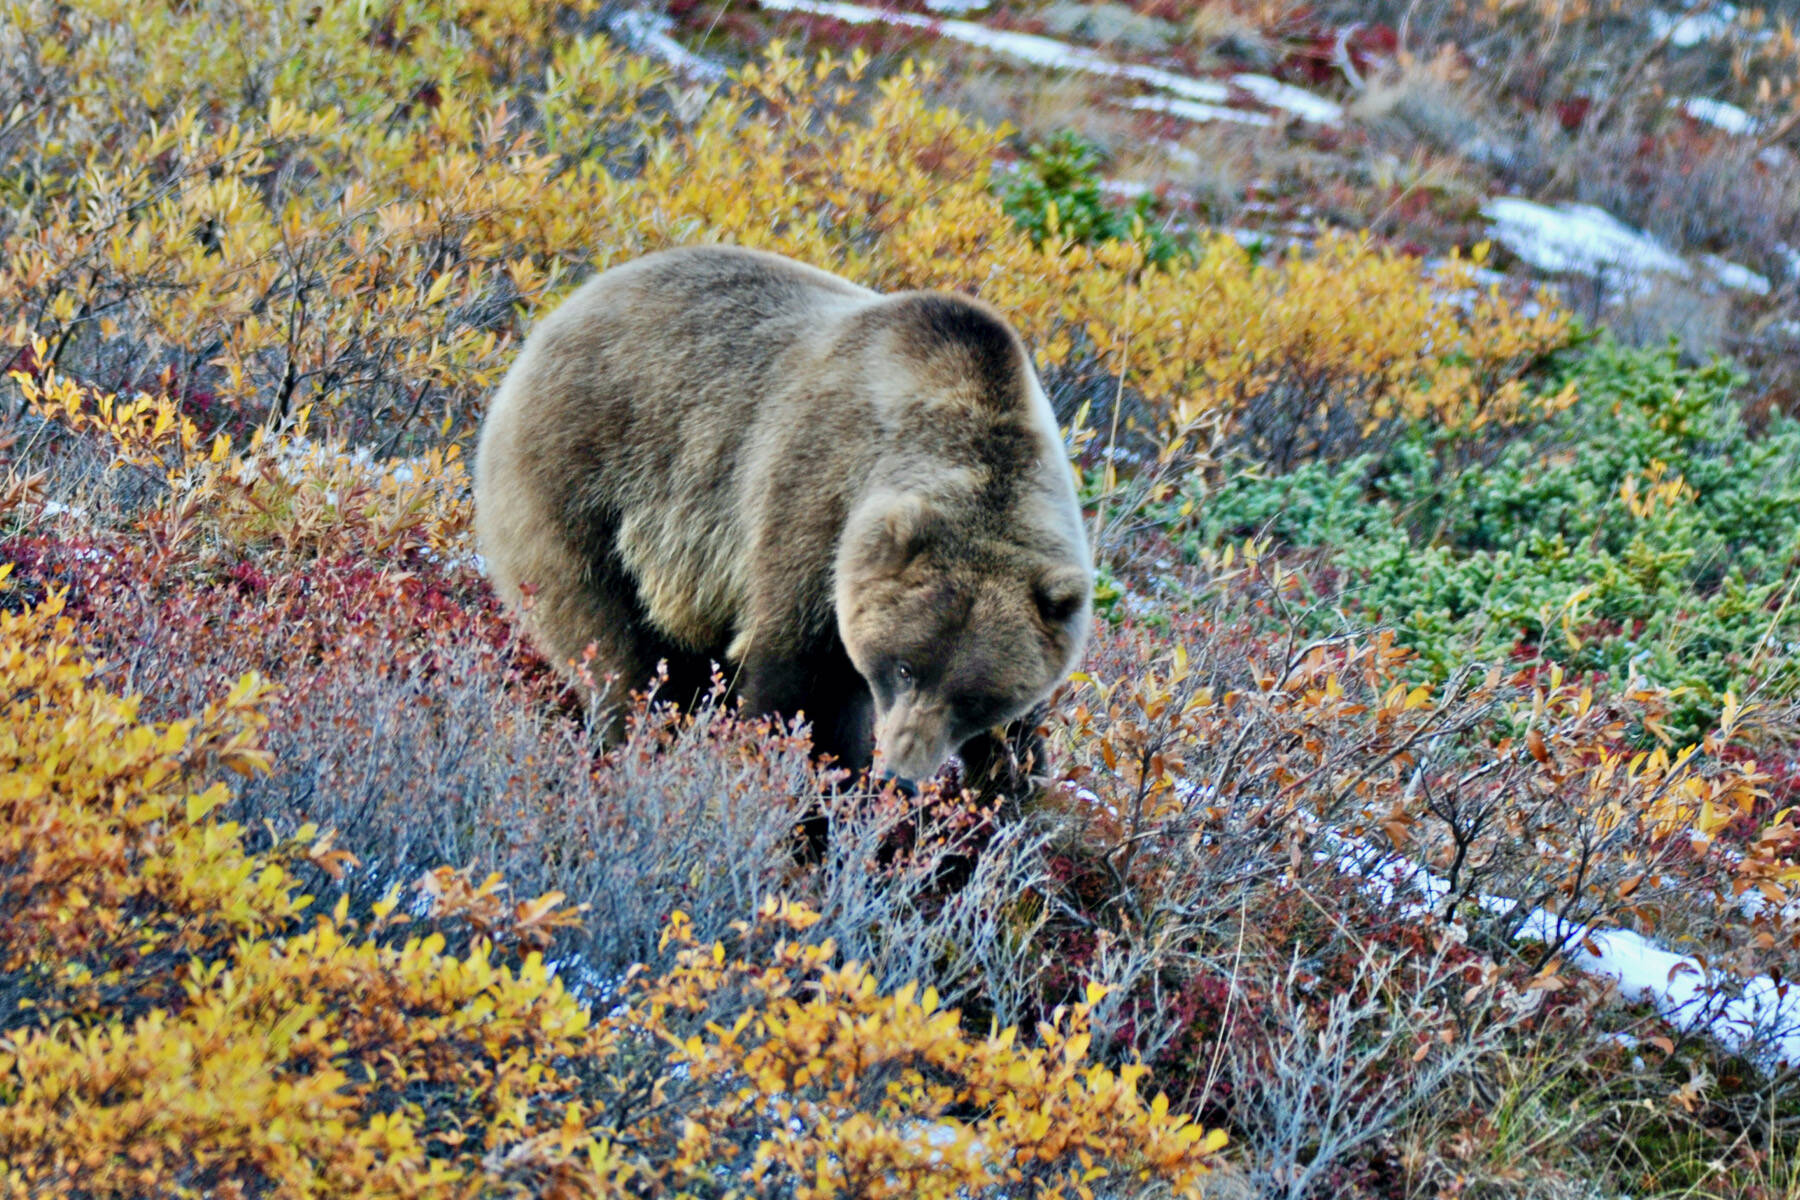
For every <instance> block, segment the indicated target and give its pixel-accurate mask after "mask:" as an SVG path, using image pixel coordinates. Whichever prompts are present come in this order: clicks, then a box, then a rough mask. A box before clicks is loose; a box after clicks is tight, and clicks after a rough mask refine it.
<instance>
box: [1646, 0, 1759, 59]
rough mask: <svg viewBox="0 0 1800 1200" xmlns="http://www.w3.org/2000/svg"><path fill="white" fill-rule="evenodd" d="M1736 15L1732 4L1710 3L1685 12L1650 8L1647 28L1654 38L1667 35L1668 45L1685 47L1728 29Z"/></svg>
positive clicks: (1735, 9)
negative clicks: (1690, 11)
mask: <svg viewBox="0 0 1800 1200" xmlns="http://www.w3.org/2000/svg"><path fill="white" fill-rule="evenodd" d="M1737 15H1738V10H1737V5H1735V4H1714V5H1711V6H1710V7H1708V8H1706V9H1704V10H1702V11H1700V12H1695V13H1691V14H1689V15H1687V16H1683V15H1681V14H1679V13H1671V12H1666V11H1664V10H1663V9H1652V10H1651V12H1650V32H1651V34H1652V35H1653V36H1655V37H1657V38H1664V37H1666V38H1668V39H1669V42H1670V43H1671V44H1672V45H1675V46H1679V47H1681V48H1682V49H1684V50H1685V49H1687V48H1688V47H1689V46H1698V45H1699V44H1700V43H1701V42H1710V41H1712V40H1713V39H1714V38H1722V37H1724V36H1725V35H1726V34H1728V33H1730V32H1731V27H1732V25H1733V24H1735V23H1736V22H1737Z"/></svg>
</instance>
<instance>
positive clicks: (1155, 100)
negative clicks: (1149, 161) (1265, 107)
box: [1125, 96, 1275, 125]
mask: <svg viewBox="0 0 1800 1200" xmlns="http://www.w3.org/2000/svg"><path fill="white" fill-rule="evenodd" d="M1125 107H1126V108H1135V109H1139V110H1141V111H1143V112H1159V113H1168V114H1169V115H1170V116H1172V117H1181V118H1183V119H1184V120H1188V121H1233V122H1236V123H1237V124H1239V125H1273V124H1274V123H1275V118H1274V117H1271V116H1270V115H1269V114H1268V113H1259V112H1248V111H1246V110H1244V109H1241V108H1227V107H1225V106H1224V105H1223V104H1208V103H1207V102H1206V101H1204V100H1179V99H1176V98H1175V97H1173V96H1137V97H1134V98H1133V99H1130V100H1127V101H1125Z"/></svg>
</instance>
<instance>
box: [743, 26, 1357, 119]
mask: <svg viewBox="0 0 1800 1200" xmlns="http://www.w3.org/2000/svg"><path fill="white" fill-rule="evenodd" d="M760 3H761V5H762V7H763V8H765V9H768V10H769V11H772V12H793V13H805V14H807V15H809V16H815V17H830V18H831V19H833V20H837V21H844V22H846V23H848V24H851V25H894V26H898V27H900V28H903V29H918V30H922V31H924V32H927V33H932V34H935V35H937V36H938V37H942V38H948V39H950V40H951V41H955V42H961V43H963V44H964V45H967V46H974V47H976V48H978V49H981V50H987V51H990V52H992V53H994V54H998V55H1001V56H1003V57H1006V58H1011V59H1014V60H1016V61H1018V62H1023V63H1028V64H1030V65H1031V66H1034V67H1045V68H1048V69H1050V70H1056V71H1075V72H1079V73H1081V74H1085V75H1098V76H1101V77H1104V78H1108V79H1124V80H1129V81H1131V82H1134V83H1142V84H1145V85H1146V86H1149V87H1153V88H1156V89H1157V90H1159V91H1164V92H1170V93H1172V94H1174V95H1175V96H1178V97H1180V98H1181V99H1184V100H1192V101H1197V102H1198V103H1199V104H1201V105H1205V106H1213V105H1217V106H1221V107H1223V106H1225V105H1226V104H1227V102H1228V101H1229V100H1230V98H1231V87H1236V88H1238V89H1240V90H1241V91H1244V92H1247V93H1249V94H1250V95H1251V96H1253V97H1255V98H1256V99H1257V100H1258V101H1259V102H1261V103H1262V104H1265V105H1267V106H1268V107H1270V108H1275V109H1279V110H1281V111H1283V112H1287V113H1291V114H1292V115H1294V116H1297V117H1300V118H1302V119H1303V120H1307V121H1314V122H1318V123H1320V124H1326V125H1336V124H1338V123H1339V122H1341V121H1342V120H1343V108H1342V107H1341V106H1340V105H1338V104H1335V103H1333V102H1332V101H1330V100H1326V99H1324V98H1323V97H1320V96H1315V95H1313V94H1312V93H1311V92H1307V91H1303V90H1302V89H1300V88H1297V87H1292V86H1290V85H1288V84H1285V83H1282V82H1280V81H1279V80H1275V79H1271V78H1269V77H1268V76H1267V75H1256V74H1251V73H1248V72H1245V73H1240V74H1237V75H1233V76H1231V80H1230V85H1231V86H1227V85H1226V84H1225V83H1222V82H1220V81H1218V80H1216V79H1195V78H1194V77H1192V76H1190V75H1179V74H1176V73H1175V72H1173V71H1165V70H1163V69H1161V68H1160V67H1150V66H1144V65H1142V64H1140V63H1126V62H1119V61H1117V60H1116V59H1112V58H1108V57H1107V56H1105V55H1104V54H1100V53H1099V52H1097V51H1094V50H1090V49H1088V48H1087V47H1085V46H1075V45H1071V44H1070V43H1068V42H1063V41H1058V40H1057V39H1055V38H1049V37H1042V36H1039V35H1038V34H1034V33H1014V32H1011V31H1009V30H1004V29H989V28H988V27H987V26H985V25H980V24H977V23H976V22H974V21H956V20H942V19H939V18H937V17H927V16H921V15H919V14H918V13H906V12H890V11H888V10H886V9H880V8H870V7H868V6H866V5H862V4H842V3H835V2H832V0H760ZM1176 115H1178V116H1179V115H1185V114H1182V113H1177V114H1176ZM1195 119H1198V120H1216V119H1221V118H1220V117H1218V116H1217V115H1216V114H1209V115H1207V116H1205V117H1197V118H1195Z"/></svg>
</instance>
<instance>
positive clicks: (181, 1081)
mask: <svg viewBox="0 0 1800 1200" xmlns="http://www.w3.org/2000/svg"><path fill="white" fill-rule="evenodd" d="M0 647H3V649H0V691H3V692H4V695H5V696H6V701H5V708H6V711H5V720H4V723H3V724H0V824H3V825H4V828H5V833H4V835H0V979H4V983H5V989H4V992H0V1018H3V1020H4V1025H5V1027H6V1029H7V1031H8V1033H7V1038H6V1041H5V1043H4V1045H3V1046H0V1180H3V1181H4V1185H5V1186H6V1188H7V1189H8V1190H9V1191H12V1192H15V1193H21V1194H42V1193H44V1192H47V1191H66V1190H73V1191H78V1192H79V1193H81V1194H83V1195H90V1196H150V1195H196V1194H206V1195H278V1196H299V1195H343V1196H369V1195H392V1196H415V1195H420V1196H422V1195H441V1194H446V1193H447V1192H449V1191H453V1190H456V1189H459V1188H460V1189H463V1190H468V1191H475V1192H479V1193H481V1194H487V1195H528V1194H529V1195H542V1194H547V1193H552V1194H564V1195H601V1196H637V1195H658V1194H666V1193H667V1191H668V1190H670V1189H673V1190H675V1191H678V1192H679V1193H680V1194H683V1195H691V1196H710V1195H717V1196H726V1195H739V1194H742V1190H741V1189H743V1188H745V1187H750V1188H753V1189H755V1190H757V1191H758V1192H760V1193H762V1194H789V1193H792V1194H800V1195H812V1196H821V1197H823V1196H836V1195H849V1196H889V1195H891V1196H944V1197H949V1196H956V1195H986V1194H1014V1193H1015V1191H1016V1189H1019V1188H1025V1189H1027V1190H1029V1191H1030V1192H1031V1193H1032V1194H1034V1195H1044V1196H1073V1195H1077V1194H1079V1195H1083V1196H1087V1195H1097V1194H1130V1195H1141V1194H1144V1191H1143V1189H1144V1188H1146V1187H1149V1186H1153V1185H1154V1186H1162V1187H1165V1188H1167V1189H1169V1190H1170V1191H1171V1192H1172V1193H1177V1194H1191V1193H1192V1191H1193V1190H1194V1188H1195V1187H1196V1186H1197V1185H1198V1182H1199V1180H1200V1179H1201V1178H1202V1177H1203V1176H1204V1175H1205V1174H1206V1171H1207V1165H1208V1161H1209V1157H1210V1156H1211V1154H1212V1153H1213V1152H1214V1151H1215V1150H1217V1149H1218V1147H1219V1145H1220V1144H1221V1142H1222V1140H1223V1138H1222V1135H1218V1134H1209V1133H1207V1132H1205V1131H1204V1130H1202V1129H1201V1128H1200V1127H1199V1126H1198V1125H1196V1124H1194V1123H1193V1122H1192V1121H1191V1120H1190V1119H1189V1118H1187V1117H1184V1116H1180V1115H1176V1114H1172V1113H1170V1111H1169V1107H1168V1103H1167V1101H1166V1100H1165V1099H1163V1098H1161V1097H1157V1098H1156V1099H1155V1100H1154V1101H1146V1100H1145V1099H1144V1098H1143V1097H1142V1096H1141V1094H1140V1089H1139V1085H1140V1081H1141V1079H1142V1077H1143V1074H1144V1068H1142V1067H1127V1068H1124V1069H1122V1070H1119V1071H1113V1070H1109V1069H1107V1068H1106V1067H1104V1066H1100V1065H1097V1064H1093V1063H1090V1062H1088V1061H1087V1049H1088V1045H1089V1035H1088V1033H1087V1024H1088V1013H1089V1011H1090V1009H1091V1007H1092V1005H1093V1004H1094V1003H1095V1002H1096V1001H1098V1000H1099V999H1100V998H1101V997H1100V993H1099V992H1097V991H1096V992H1092V993H1090V994H1089V995H1088V996H1087V998H1086V999H1085V1000H1084V1001H1083V1002H1082V1003H1080V1004H1078V1005H1076V1006H1075V1007H1073V1008H1072V1009H1070V1010H1067V1011H1066V1012H1065V1011H1059V1012H1058V1013H1057V1014H1056V1015H1055V1016H1054V1017H1053V1018H1051V1020H1050V1022H1049V1023H1047V1024H1045V1025H1043V1026H1041V1027H1040V1028H1039V1030H1038V1033H1037V1037H1036V1039H1035V1040H1036V1042H1037V1044H1036V1045H1035V1046H1034V1047H1027V1046H1023V1045H1020V1044H1017V1043H1016V1042H1015V1038H1014V1034H1013V1032H1012V1030H1010V1029H1008V1030H1006V1031H1000V1030H998V1029H997V1028H996V1029H995V1030H994V1031H993V1032H992V1033H990V1034H989V1036H987V1037H986V1038H972V1037H970V1036H968V1035H967V1034H965V1033H964V1031H963V1029H962V1026H961V1023H960V1021H959V1018H958V1015H957V1014H956V1013H955V1012H954V1011H948V1010H941V1009H940V1008H939V1005H938V999H937V995H936V992H935V991H934V990H932V989H929V988H926V989H924V990H920V989H918V988H916V987H906V988H903V989H901V990H900V991H898V992H897V993H894V994H892V995H888V994H883V993H882V992H880V991H878V990H877V987H876V981H875V979H874V978H873V977H872V976H871V975H870V974H869V973H868V971H867V970H866V969H864V968H862V967H860V966H858V965H857V964H856V963H854V962H850V963H843V962H841V961H839V960H838V957H837V954H836V951H835V948H834V946H833V945H832V944H831V942H830V941H829V940H825V941H795V940H792V938H791V934H792V933H794V932H798V931H803V930H805V929H807V928H808V927H810V926H812V925H813V924H815V923H816V921H817V917H816V916H815V915H813V914H812V913H810V912H808V911H807V910H805V909H804V908H797V907H793V906H789V905H786V904H778V903H776V902H775V901H774V900H773V899H772V898H771V899H769V900H767V901H765V902H764V903H763V904H761V905H760V912H761V917H760V918H759V919H758V921H757V922H756V923H755V924H753V925H752V924H740V925H739V926H737V928H736V932H735V936H734V937H733V939H732V940H733V942H734V945H735V949H734V950H733V951H732V952H731V953H729V954H728V953H727V950H726V946H725V945H724V944H723V943H718V942H714V943H711V944H703V943H701V942H700V941H698V940H697V939H696V936H695V934H694V931H693V926H692V924H691V922H689V920H688V919H687V918H686V916H685V915H684V914H682V913H680V912H679V911H675V912H673V913H672V914H671V915H670V918H669V924H668V926H667V928H666V930H665V931H664V933H663V935H662V942H663V947H664V949H666V950H668V951H669V953H670V955H671V956H672V957H673V960H674V961H673V965H672V966H671V967H670V969H669V970H668V971H666V972H664V973H661V974H659V975H656V976H654V977H651V978H648V979H647V980H642V981H631V980H629V979H628V980H627V981H625V982H623V983H621V984H619V985H617V986H615V987H614V988H612V989H610V990H611V992H612V993H613V994H614V995H615V996H618V997H622V998H623V1000H624V1002H623V1003H622V1004H619V1005H617V1006H616V1007H613V1008H612V1009H611V1011H609V1012H607V1013H606V1014H605V1016H603V1017H602V1016H597V1015H596V1014H595V1013H594V1012H593V1011H592V1010H590V1009H589V1008H588V1007H587V1006H586V1005H585V1004H584V1003H583V1002H582V1001H581V1000H580V999H579V998H578V996H577V994H576V993H575V992H573V991H571V990H570V989H569V988H568V987H567V986H565V983H564V981H563V977H564V974H565V972H564V971H563V970H561V969H559V964H556V963H552V962H550V961H548V960H547V959H546V958H545V957H544V953H543V951H544V948H545V947H546V946H547V945H548V944H549V942H550V940H551V938H552V937H553V935H554V934H555V932H556V931H557V930H559V929H563V928H566V927H568V926H570V925H573V924H575V923H577V922H578V921H579V915H578V914H577V913H576V912H574V911H572V910H570V909H568V908H566V907H564V903H563V902H564V897H563V895H562V894H561V893H549V894H546V895H544V896H541V897H538V898H537V899H532V900H525V901H521V902H518V903H510V902H508V901H506V900H505V899H504V898H503V896H502V893H503V891H504V885H503V884H502V883H501V882H500V881H499V880H498V878H497V877H489V878H488V879H487V880H486V881H484V882H479V883H478V882H476V880H475V879H474V877H473V876H470V875H468V874H467V873H460V872H457V871H454V870H451V869H450V868H448V867H444V868H439V869H438V870H435V871H432V872H429V873H427V874H426V875H425V876H424V877H423V879H422V881H421V884H420V889H419V890H420V892H421V893H422V901H423V902H422V904H420V905H417V906H413V910H412V911H408V910H407V909H404V908H402V907H401V900H402V899H403V895H402V889H401V887H400V885H399V884H398V883H396V884H395V885H394V886H392V887H391V888H390V889H389V890H388V892H387V893H386V895H385V896H384V897H383V898H382V899H380V900H378V901H376V902H375V903H374V904H373V905H371V906H369V907H368V909H367V910H366V912H362V913H360V914H358V915H353V914H352V910H351V904H350V897H349V895H348V894H342V895H340V896H339V898H338V899H337V901H336V903H335V904H334V905H332V906H331V908H330V909H329V911H319V909H320V908H322V907H323V906H322V905H318V906H315V903H314V896H313V895H311V894H307V893H304V892H303V891H302V890H301V888H302V886H303V882H302V881H303V879H304V878H306V877H307V876H309V875H310V876H312V877H314V878H316V879H318V880H319V881H321V882H324V881H325V880H326V877H338V876H341V875H343V874H344V873H345V872H346V871H348V870H353V869H355V868H356V865H357V862H356V859H355V857H354V856H353V855H352V854H350V853H349V852H348V851H346V850H344V849H342V848H340V847H338V846H337V845H335V844H334V840H333V837H332V835H331V834H329V833H325V834H321V833H320V832H319V831H318V830H317V828H316V827H315V826H311V825H307V826H303V827H301V828H300V829H298V830H295V831H294V833H293V835H292V836H291V837H285V838H281V839H278V840H277V841H276V842H275V844H274V845H272V846H270V847H269V848H267V849H265V850H262V851H253V850H251V849H250V847H249V845H248V836H247V833H246V830H245V828H244V827H243V826H241V825H239V824H238V823H236V822H231V821H222V820H220V819H219V815H218V814H219V813H220V812H221V811H222V810H225V809H227V808H228V807H229V806H230V804H231V800H232V797H231V789H230V787H228V785H227V784H226V783H224V782H223V781H222V780H220V779H219V776H220V775H221V774H222V773H227V772H229V773H235V774H238V775H243V776H253V775H255V774H257V773H258V772H260V771H264V770H266V769H267V768H268V765H269V759H268V755H267V753H266V752H265V751H264V750H263V749H262V748H261V746H260V744H259V735H260V732H261V730H262V728H263V726H265V725H266V724H267V722H268V713H267V710H266V703H267V694H266V693H267V687H266V685H265V684H263V683H262V682H260V681H259V680H258V679H257V678H256V677H255V676H246V677H244V678H243V679H242V680H240V681H239V683H238V684H237V685H236V686H235V687H234V688H233V689H232V690H231V692H230V693H229V694H228V695H227V696H225V697H224V698H222V699H221V700H219V701H217V702H216V703H215V704H213V705H211V706H209V707H208V708H207V709H206V711H205V712H203V713H202V714H201V715H199V716H197V717H189V718H185V719H182V720H178V721H174V722H170V723H155V722H145V721H142V720H141V719H140V718H139V716H138V708H139V704H138V702H137V701H136V700H134V699H130V698H125V697H120V696H116V695H114V694H112V693H110V692H108V691H107V690H106V689H105V688H103V687H98V686H96V685H95V683H94V681H93V668H92V665H91V664H90V663H88V662H87V661H85V660H84V659H83V657H82V654H81V650H80V648H79V644H78V643H77V641H76V629H75V626H74V623H73V622H72V621H71V620H70V619H69V618H68V617H67V616H65V615H64V612H63V605H62V601H61V599H60V598H59V597H55V596H53V597H51V598H50V599H48V600H47V601H45V602H44V603H42V604H40V605H37V606H36V607H34V608H31V609H29V610H26V611H23V612H17V613H0ZM415 918H423V919H422V920H415ZM438 925H451V926H456V925H460V926H462V927H463V928H462V930H461V931H460V933H459V936H458V940H459V941H461V942H462V943H463V946H464V949H463V950H460V951H458V950H453V949H451V948H450V946H449V944H448V942H447V939H446V937H445V935H444V933H443V932H441V931H439V930H438V929H436V928H435V926H438ZM471 930H472V931H473V932H471ZM1118 1188H1124V1189H1126V1190H1125V1191H1123V1192H1120V1191H1117V1190H1116V1189H1118Z"/></svg>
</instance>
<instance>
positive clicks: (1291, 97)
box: [1231, 72, 1344, 125]
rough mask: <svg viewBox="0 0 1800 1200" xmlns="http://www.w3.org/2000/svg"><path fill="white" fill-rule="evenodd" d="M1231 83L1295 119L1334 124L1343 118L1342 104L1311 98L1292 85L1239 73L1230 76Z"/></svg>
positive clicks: (1265, 76) (1309, 94)
mask: <svg viewBox="0 0 1800 1200" xmlns="http://www.w3.org/2000/svg"><path fill="white" fill-rule="evenodd" d="M1231 82H1232V83H1233V84H1234V85H1236V86H1237V87H1241V88H1243V89H1244V90H1245V91H1246V92H1249V93H1250V94H1251V95H1252V96H1255V97H1256V98H1257V99H1258V100H1260V101H1262V102H1263V103H1264V104H1266V105H1268V106H1269V107H1270V108H1276V109H1280V110H1281V111H1282V112H1289V113H1293V114H1294V115H1295V116H1297V117H1301V118H1303V119H1305V120H1308V121H1312V122H1314V123H1316V124H1319V125H1336V124H1339V123H1340V122H1342V121H1343V119H1344V109H1343V106H1342V105H1339V104H1337V103H1335V102H1334V101H1331V100H1327V99H1325V98H1324V97H1323V96H1315V95H1313V94H1312V93H1311V92H1309V91H1306V90H1305V89H1303V88H1297V87H1295V86H1293V85H1292V84H1288V83H1282V82H1281V81H1280V80H1278V79H1270V78H1269V77H1268V76H1267V75H1252V74H1250V73H1248V72H1241V73H1239V74H1237V75H1233V76H1232V77H1231Z"/></svg>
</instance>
